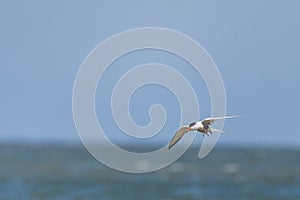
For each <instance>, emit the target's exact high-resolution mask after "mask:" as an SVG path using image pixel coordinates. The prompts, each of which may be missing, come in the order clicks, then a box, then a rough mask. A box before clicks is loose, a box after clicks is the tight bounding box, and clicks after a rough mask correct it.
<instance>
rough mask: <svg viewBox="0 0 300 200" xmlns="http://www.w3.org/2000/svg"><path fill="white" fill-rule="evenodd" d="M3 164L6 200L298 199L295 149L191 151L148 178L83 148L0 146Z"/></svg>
mask: <svg viewBox="0 0 300 200" xmlns="http://www.w3.org/2000/svg"><path fill="white" fill-rule="evenodd" d="M139 148H142V147H139ZM0 161H1V164H0V199H1V200H23V199H24V200H27V199H28V200H35V199H49V200H50V199H51V200H54V199H55V200H56V199H58V200H59V199H62V200H67V199H75V200H81V199H82V200H84V199H87V200H89V199H122V200H123V199H142V200H146V199H165V200H167V199H169V200H171V199H186V200H188V199H205V200H207V199H208V200H209V199H210V200H216V199H221V200H226V199H228V200H234V199H238V200H248V199H249V200H256V199H257V200H260V199H261V200H268V199H270V200H274V199H291V200H297V199H300V150H299V149H297V148H284V147H263V146H260V147H255V146H250V147H249V146H247V147H243V146H222V147H220V146H219V147H217V148H214V149H213V151H212V152H211V153H210V154H209V155H208V156H207V157H205V158H204V159H199V158H198V148H191V149H189V150H188V151H187V152H185V153H184V154H183V156H182V157H181V158H180V159H178V160H177V161H176V162H174V163H173V164H171V165H169V166H167V167H166V168H164V169H161V170H158V171H155V172H150V173H145V174H129V173H124V172H120V171H117V170H114V169H111V168H109V167H107V166H105V165H103V164H102V163H100V162H99V161H98V160H96V159H95V158H94V157H93V156H91V155H90V154H89V152H88V151H87V150H86V149H85V148H84V147H83V146H82V145H81V144H76V145H74V144H73V145H69V144H68V145H64V144H59V145H54V144H1V145H0Z"/></svg>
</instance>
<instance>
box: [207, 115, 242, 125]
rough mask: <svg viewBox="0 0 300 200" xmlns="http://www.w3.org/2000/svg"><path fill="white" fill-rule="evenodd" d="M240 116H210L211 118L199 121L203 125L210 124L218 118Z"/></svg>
mask: <svg viewBox="0 0 300 200" xmlns="http://www.w3.org/2000/svg"><path fill="white" fill-rule="evenodd" d="M237 117H240V116H224V117H211V118H205V119H204V120H202V121H201V123H202V124H203V125H211V124H212V123H214V122H215V121H216V120H218V119H229V118H237Z"/></svg>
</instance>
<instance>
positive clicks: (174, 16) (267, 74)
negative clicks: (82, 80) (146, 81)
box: [0, 0, 300, 199]
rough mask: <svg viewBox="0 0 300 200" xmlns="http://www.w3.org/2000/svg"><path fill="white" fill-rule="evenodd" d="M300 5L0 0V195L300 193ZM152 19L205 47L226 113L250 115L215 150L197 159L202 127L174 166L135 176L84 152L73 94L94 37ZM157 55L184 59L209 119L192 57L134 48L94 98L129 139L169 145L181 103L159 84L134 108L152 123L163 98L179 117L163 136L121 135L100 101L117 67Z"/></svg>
mask: <svg viewBox="0 0 300 200" xmlns="http://www.w3.org/2000/svg"><path fill="white" fill-rule="evenodd" d="M299 6H300V3H299V2H298V1H296V0H294V1H293V0H290V1H285V2H283V1H279V0H278V1H277V0H275V1H271V0H267V1H258V0H255V1H234V0H232V1H187V2H181V1H162V2H151V1H124V2H117V1H88V2H86V1H76V2H74V1H44V2H40V1H32V0H30V1H24V2H23V1H1V2H0V24H1V32H0V36H1V37H0V44H1V45H0V58H1V59H0V91H1V98H0V120H1V123H0V159H1V165H0V197H1V198H3V199H20V198H21V199H99V198H103V199H140V198H147V199H181V198H184V199H298V198H300V189H299V185H300V175H299V173H298V172H297V167H299V166H300V165H299V164H300V163H299V162H300V154H299V153H300V150H299V147H300V135H299V134H300V131H299V129H300V128H299V127H298V126H297V125H298V113H299V111H300V110H299V109H300V107H299V106H298V102H300V94H299V91H300V79H299V78H298V75H299V73H300V61H299V52H300V38H299V35H300V21H299V18H300V14H299V12H298V8H299ZM149 26H151V27H163V28H170V29H174V30H177V31H180V32H182V33H185V34H187V35H188V36H190V37H192V38H193V39H195V40H196V41H197V42H198V43H200V44H201V45H202V46H203V47H204V48H205V49H206V50H207V52H208V53H209V54H210V56H211V57H212V59H213V60H214V62H215V63H216V65H217V66H218V68H219V71H220V73H221V75H222V77H223V81H224V84H225V89H226V94H227V113H228V114H229V115H236V114H241V115H243V116H242V117H241V118H239V119H237V120H236V119H234V120H228V121H226V123H225V129H228V131H227V132H226V134H224V135H222V136H221V138H220V139H219V141H218V144H217V145H216V148H215V149H214V150H213V152H212V153H211V154H209V156H208V157H207V158H205V159H203V160H199V159H198V157H197V151H198V149H197V148H199V146H200V143H201V142H202V136H201V135H200V136H197V138H196V140H195V142H194V145H193V147H194V148H195V149H193V148H192V149H190V150H189V151H188V152H186V153H185V154H184V155H183V157H182V158H180V159H179V160H178V161H177V162H175V163H174V164H173V165H171V166H169V167H167V168H165V169H163V170H160V171H158V172H153V173H150V174H143V175H141V174H140V175H137V174H136V175H130V174H124V173H121V172H118V171H114V170H112V169H110V168H107V167H105V166H104V165H102V164H101V163H100V162H98V161H97V160H95V159H94V158H93V157H92V156H91V155H90V154H89V153H88V152H87V151H86V150H85V149H84V147H83V145H82V144H81V142H80V139H79V137H78V134H77V131H76V128H75V125H74V122H73V117H72V90H73V83H74V80H75V77H76V73H77V70H78V69H79V67H80V65H81V63H82V62H83V60H84V58H85V57H86V56H87V55H88V53H89V52H90V51H91V50H92V49H93V48H94V47H95V46H96V45H98V44H99V43H100V42H102V41H104V40H105V39H107V38H108V37H110V36H112V35H114V34H117V33H119V32H122V31H125V30H128V29H132V28H139V27H149ZM148 62H158V63H163V64H168V65H170V66H174V67H175V68H176V69H180V67H184V70H183V71H185V73H187V75H191V76H188V77H190V79H189V81H190V82H191V84H192V85H193V87H194V88H195V91H199V93H198V94H197V95H198V99H199V104H200V105H199V106H200V111H201V118H204V117H208V116H210V106H209V105H210V98H209V93H208V92H207V89H206V86H205V83H204V82H203V80H202V78H201V77H199V76H193V75H192V71H189V67H190V66H188V64H187V63H185V62H183V61H182V60H181V59H180V58H178V57H176V56H174V55H170V54H168V53H166V52H159V51H152V50H145V51H141V52H135V53H133V54H129V55H128V56H127V57H125V56H124V58H120V59H119V60H118V61H116V62H115V63H113V64H112V67H111V68H110V70H111V73H109V72H108V73H107V74H108V75H107V77H104V80H105V79H106V80H107V81H108V82H107V86H106V85H105V87H102V88H101V87H100V86H99V87H98V90H97V94H96V102H97V103H96V108H97V115H98V118H99V121H100V123H101V124H102V123H103V124H104V125H105V126H106V127H104V128H106V129H107V130H111V132H110V133H111V134H110V135H109V137H110V139H111V140H113V141H114V142H115V143H117V144H119V145H121V146H131V145H133V144H137V145H141V144H142V145H147V144H149V145H151V144H155V145H158V146H161V145H165V144H166V143H167V142H168V141H169V139H170V138H171V137H172V135H173V133H174V131H176V129H177V128H178V127H179V126H180V124H178V123H179V122H180V109H179V108H178V102H177V101H176V99H175V97H174V96H172V94H170V92H169V91H168V90H164V89H163V88H161V87H158V86H151V85H150V86H147V87H144V88H142V89H141V90H140V91H139V93H136V94H135V95H134V96H133V98H132V103H131V104H130V105H131V107H130V111H131V112H132V113H131V114H132V117H133V119H134V120H135V121H136V122H137V123H138V124H141V125H146V124H147V123H149V118H148V116H147V110H148V108H149V105H152V104H153V103H156V102H159V103H162V104H163V105H164V106H165V108H166V110H167V112H168V113H170V114H169V116H170V117H169V118H168V120H167V122H166V126H165V127H164V129H163V131H162V132H161V133H160V134H159V135H158V136H157V137H155V138H151V140H147V141H145V140H141V141H138V140H134V139H132V138H130V137H120V135H121V134H122V132H121V131H120V130H118V129H117V127H116V125H115V124H114V122H113V119H112V118H111V117H106V116H105V115H103V113H106V110H105V109H106V108H107V107H106V106H105V104H103V103H102V102H101V100H102V99H103V98H105V99H106V98H107V97H109V96H110V95H111V89H110V86H111V85H113V84H114V83H113V81H112V80H116V77H110V75H111V74H114V72H116V71H117V68H118V67H119V66H126V67H128V69H130V67H133V66H136V65H138V64H143V63H148ZM114 70H115V71H114ZM109 74H110V75H109ZM147 94H148V95H149V94H150V95H149V96H147ZM151 94H154V95H151ZM158 97H159V98H158ZM195 120H197V119H195ZM139 148H140V147H139ZM151 148H153V146H151ZM136 151H143V150H140V149H136Z"/></svg>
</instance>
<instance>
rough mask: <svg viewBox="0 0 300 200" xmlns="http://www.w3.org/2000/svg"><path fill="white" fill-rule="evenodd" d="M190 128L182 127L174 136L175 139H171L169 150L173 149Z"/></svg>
mask: <svg viewBox="0 0 300 200" xmlns="http://www.w3.org/2000/svg"><path fill="white" fill-rule="evenodd" d="M187 129H188V127H187V126H184V127H181V128H180V129H179V130H178V131H177V132H176V133H175V135H174V136H173V138H172V139H171V141H170V143H169V149H171V148H172V147H173V146H174V145H175V144H176V143H177V142H178V141H179V140H180V139H181V138H182V136H183V135H184V134H185V133H186V132H187Z"/></svg>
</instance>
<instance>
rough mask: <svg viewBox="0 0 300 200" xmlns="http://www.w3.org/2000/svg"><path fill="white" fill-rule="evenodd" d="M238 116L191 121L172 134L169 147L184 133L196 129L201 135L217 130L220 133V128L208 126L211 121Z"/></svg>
mask: <svg viewBox="0 0 300 200" xmlns="http://www.w3.org/2000/svg"><path fill="white" fill-rule="evenodd" d="M236 117H239V116H224V117H212V118H205V119H203V120H202V121H199V122H192V123H190V124H189V125H188V126H183V127H181V128H180V129H179V130H178V131H177V132H176V133H175V135H174V136H173V138H172V139H171V141H170V143H169V149H171V148H172V147H173V146H174V145H175V144H176V143H177V142H178V141H179V140H180V139H181V138H182V137H183V135H184V134H185V133H187V132H189V131H198V132H201V133H203V135H207V136H208V133H213V132H219V133H222V132H223V131H222V130H217V129H213V128H211V127H210V125H211V124H212V123H214V122H215V121H216V120H219V119H229V118H236Z"/></svg>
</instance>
